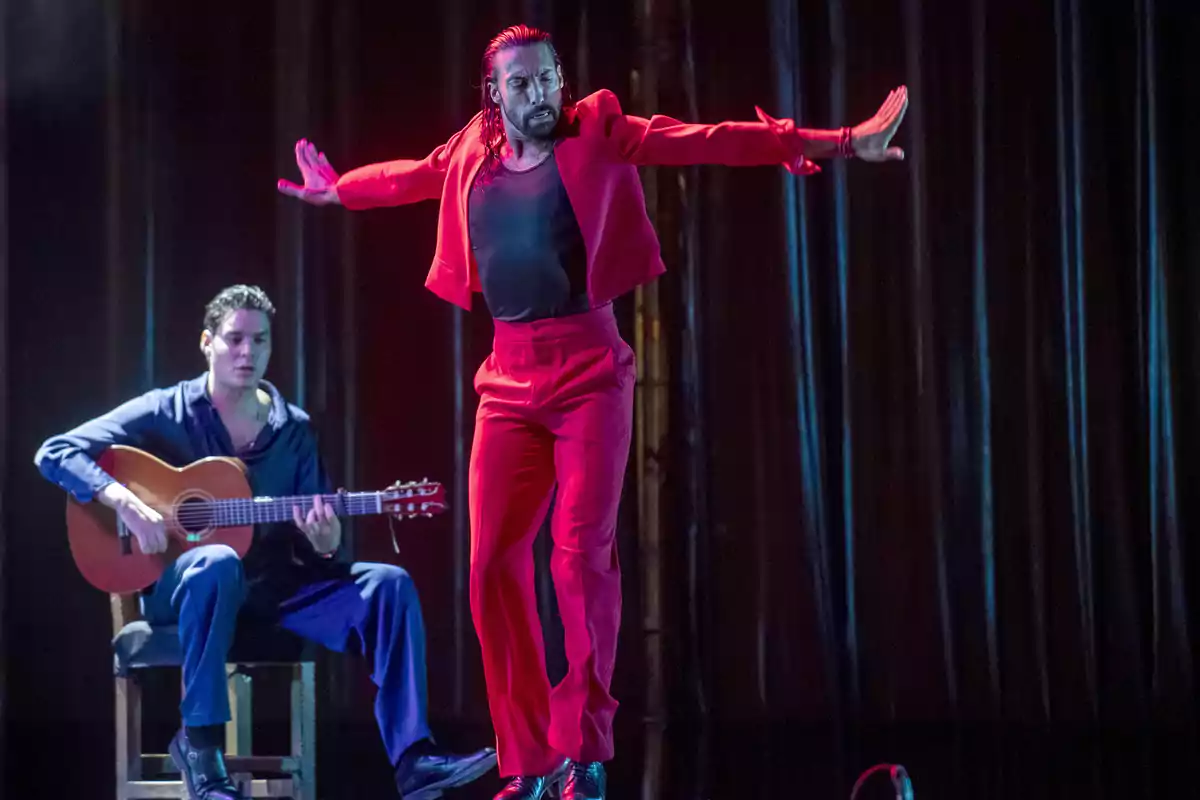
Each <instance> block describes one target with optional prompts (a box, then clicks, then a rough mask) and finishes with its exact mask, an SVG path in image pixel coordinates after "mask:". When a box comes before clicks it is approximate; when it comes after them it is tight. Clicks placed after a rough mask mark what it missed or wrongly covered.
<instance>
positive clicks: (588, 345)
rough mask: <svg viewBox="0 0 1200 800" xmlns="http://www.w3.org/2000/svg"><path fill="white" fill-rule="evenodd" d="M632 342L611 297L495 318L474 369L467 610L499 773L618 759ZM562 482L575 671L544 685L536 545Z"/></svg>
mask: <svg viewBox="0 0 1200 800" xmlns="http://www.w3.org/2000/svg"><path fill="white" fill-rule="evenodd" d="M634 378H635V366H634V358H633V351H632V349H631V348H630V347H629V345H627V344H626V343H625V342H624V341H622V340H621V337H620V335H619V334H618V332H617V326H616V320H615V318H614V316H613V310H612V306H611V305H606V306H602V307H600V308H599V309H596V310H593V311H589V312H587V313H585V314H579V315H576V316H571V317H563V318H558V319H547V320H538V321H536V322H531V323H516V324H514V323H504V322H500V321H497V322H496V334H495V344H494V350H493V352H492V354H491V355H490V356H488V358H487V360H486V361H484V363H483V364H482V366H480V368H479V371H478V373H477V374H476V376H475V389H476V391H477V392H479V395H480V400H479V411H478V414H477V416H476V423H475V442H474V445H473V447H472V449H471V468H470V507H471V612H472V615H473V617H474V620H475V630H476V632H477V634H478V635H479V642H480V645H481V647H482V650H483V669H484V677H485V679H486V681H487V691H488V704H489V706H490V709H491V714H492V724H493V726H494V727H495V730H496V745H497V747H496V749H497V753H498V756H499V762H500V774H501V775H504V776H512V775H538V774H545V773H546V772H548V771H549V770H551V769H552V768H553V767H554V766H556V765H557V763H558V762H559V761H560V760H561V759H562V757H563V756H568V757H570V758H572V759H574V760H577V761H585V762H586V761H607V760H610V759H611V758H612V756H613V735H612V720H613V715H614V713H615V712H616V709H617V702H616V701H615V700H614V699H613V698H612V696H611V695H610V694H609V686H610V684H611V682H612V674H613V664H614V662H615V660H616V650H617V632H618V629H619V628H620V622H621V573H620V568H619V567H618V565H617V545H616V536H615V534H616V522H617V506H618V503H619V502H620V498H621V485H622V482H623V479H624V476H625V467H626V464H627V462H628V459H629V442H630V436H631V432H632V427H633V388H634ZM556 485H557V496H556V499H555V505H554V515H553V518H552V519H551V522H550V524H551V531H552V533H553V539H554V551H553V555H552V556H551V563H550V569H551V573H552V575H553V578H554V589H555V593H556V594H557V596H558V608H559V612H560V614H561V615H562V621H563V629H564V635H565V636H564V638H565V643H566V655H567V663H568V665H569V669H568V672H567V676H566V678H564V679H563V681H562V682H561V683H559V684H558V685H557V686H555V687H554V689H553V691H552V690H551V688H550V682H549V679H548V678H547V676H546V654H545V650H544V647H543V644H542V627H541V621H540V619H539V617H538V611H537V599H536V596H535V594H534V566H533V546H532V545H533V540H534V538H535V537H536V535H537V532H538V529H539V528H540V527H541V523H542V521H543V519H544V518H545V516H546V510H547V507H548V506H549V504H550V499H551V497H552V496H555V495H554V492H555V486H556Z"/></svg>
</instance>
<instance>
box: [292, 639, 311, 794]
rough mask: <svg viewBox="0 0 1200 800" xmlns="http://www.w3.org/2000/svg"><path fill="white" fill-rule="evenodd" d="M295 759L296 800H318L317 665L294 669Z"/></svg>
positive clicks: (293, 730)
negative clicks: (296, 767) (298, 769)
mask: <svg viewBox="0 0 1200 800" xmlns="http://www.w3.org/2000/svg"><path fill="white" fill-rule="evenodd" d="M292 756H293V757H294V758H295V759H296V760H298V761H299V762H300V774H299V775H294V776H292V785H293V787H294V790H295V798H294V800H317V690H316V665H315V664H312V663H311V662H306V663H303V664H297V665H296V666H294V667H292Z"/></svg>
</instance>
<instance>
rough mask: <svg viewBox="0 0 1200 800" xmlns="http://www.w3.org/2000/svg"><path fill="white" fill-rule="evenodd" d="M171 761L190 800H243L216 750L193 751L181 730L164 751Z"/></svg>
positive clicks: (202, 748) (223, 757) (216, 748)
mask: <svg viewBox="0 0 1200 800" xmlns="http://www.w3.org/2000/svg"><path fill="white" fill-rule="evenodd" d="M168 750H169V751H170V753H171V760H172V761H174V762H175V766H176V767H178V768H179V771H180V772H181V773H183V780H184V783H186V784H187V790H188V796H189V797H191V798H192V800H246V796H245V795H244V794H242V793H241V792H239V791H238V788H237V786H236V785H234V783H233V781H231V780H229V774H228V773H227V772H225V755H224V754H223V753H222V752H221V748H219V747H193V746H192V744H191V742H189V741H188V738H187V734H186V733H184V731H183V730H182V729H180V731H179V732H178V733H176V734H175V738H174V739H172V740H171V744H170V745H169V747H168Z"/></svg>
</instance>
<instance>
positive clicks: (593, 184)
mask: <svg viewBox="0 0 1200 800" xmlns="http://www.w3.org/2000/svg"><path fill="white" fill-rule="evenodd" d="M755 110H756V111H757V112H758V117H759V119H760V120H761V121H760V122H722V123H720V124H718V125H697V124H688V123H683V122H679V121H678V120H674V119H671V118H670V117H665V116H661V115H655V116H653V117H651V118H650V119H648V120H647V119H644V118H642V117H635V116H630V115H627V114H623V113H622V112H621V104H620V102H619V101H618V100H617V97H616V95H614V94H613V93H612V92H610V91H608V90H607V89H601V90H600V91H598V92H596V93H595V94H592V95H589V96H587V97H585V98H583V99H582V100H580V101H578V102H577V103H576V104H575V105H574V106H571V107H568V108H566V109H564V112H563V119H562V123H563V130H564V131H565V135H564V137H563V139H562V140H561V141H560V142H559V143H558V146H557V147H556V148H555V150H554V158H555V160H556V161H557V162H558V170H559V173H560V174H561V176H562V182H563V186H564V187H565V189H566V192H567V197H568V198H569V199H570V201H571V207H572V208H573V209H574V211H575V217H576V219H577V221H578V222H579V230H580V232H581V233H582V234H583V241H584V245H585V247H586V248H587V262H588V263H587V292H588V300H589V301H590V303H591V305H592V306H597V305H600V304H602V303H605V302H607V301H609V300H613V299H615V298H616V297H618V296H620V295H622V294H624V293H626V292H628V291H630V290H631V289H633V288H634V287H636V286H640V285H641V284H643V283H646V282H647V281H650V280H653V279H654V278H656V277H658V276H659V275H661V274H662V273H663V272H664V271H665V270H666V267H665V266H664V265H663V261H662V256H661V254H660V252H659V243H658V237H657V236H656V235H655V233H654V228H653V227H652V226H651V225H650V219H649V217H648V216H647V215H646V200H645V196H644V195H643V194H642V184H641V181H640V180H639V178H638V173H637V167H638V166H641V165H645V166H649V165H663V166H684V165H689V164H725V165H728V166H758V165H770V164H782V165H784V167H786V168H787V169H788V170H789V171H790V172H793V173H796V174H810V173H812V172H815V171H817V167H816V166H815V165H813V164H812V162H811V161H809V160H808V159H806V158H804V156H803V145H802V142H801V141H800V137H799V136H798V135H797V134H796V131H795V125H794V124H793V122H792V120H786V119H785V120H776V119H772V118H771V117H769V116H767V115H766V114H765V113H764V112H763V111H762V110H761V109H758V108H757V107H756V109H755ZM481 116H482V115H481V114H476V115H475V117H474V118H473V119H472V120H471V121H470V122H469V123H467V126H466V127H465V128H463V129H462V130H460V131H459V132H458V133H456V134H454V136H452V137H451V138H450V140H449V141H448V142H446V143H445V144H443V145H441V146H440V147H438V148H437V149H436V150H434V151H433V152H432V153H430V154H429V155H428V156H427V157H426V158H424V159H422V160H421V161H409V160H400V161H387V162H384V163H381V164H370V165H368V166H365V167H359V168H358V169H355V170H351V171H350V172H347V173H346V174H345V175H343V176H342V177H341V179H340V180H339V181H338V184H337V193H338V197H339V198H340V199H341V202H342V204H343V205H344V206H345V207H346V208H350V209H364V208H374V207H379V206H398V205H402V204H404V203H415V202H417V201H418V200H432V199H434V198H440V199H441V213H440V215H439V219H438V235H437V248H436V250H435V252H434V257H433V266H432V268H431V269H430V270H429V276H428V277H427V278H426V280H425V286H426V287H428V288H429V289H430V290H431V291H432V292H433V293H434V294H436V295H438V296H439V297H441V298H443V299H444V300H448V301H449V302H451V303H454V304H456V305H459V306H461V307H462V308H465V309H467V310H470V309H471V292H473V291H479V275H478V270H477V268H476V265H475V258H474V256H473V254H472V251H471V241H470V232H469V228H468V227H467V201H468V199H469V197H470V194H471V186H472V184H473V182H474V180H475V173H476V172H477V171H478V170H479V167H480V166H481V165H482V164H483V161H484V156H485V154H486V151H485V150H484V147H483V142H482V141H481V139H480V119H481Z"/></svg>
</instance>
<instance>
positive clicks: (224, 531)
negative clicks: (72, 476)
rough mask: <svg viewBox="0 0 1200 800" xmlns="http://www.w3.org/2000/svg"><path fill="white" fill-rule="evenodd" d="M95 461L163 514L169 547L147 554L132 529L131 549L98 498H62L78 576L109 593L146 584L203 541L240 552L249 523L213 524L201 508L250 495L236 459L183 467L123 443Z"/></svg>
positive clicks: (242, 552) (244, 547) (250, 530)
mask: <svg viewBox="0 0 1200 800" xmlns="http://www.w3.org/2000/svg"><path fill="white" fill-rule="evenodd" d="M97 463H98V464H99V465H100V467H101V468H102V469H104V471H105V472H107V473H108V474H109V475H112V476H113V477H114V478H116V479H117V481H118V482H120V483H122V484H124V485H125V486H126V487H127V488H128V489H129V490H130V491H132V492H133V493H134V494H135V495H137V496H138V497H139V498H140V499H141V500H142V502H144V503H145V504H146V505H148V506H150V507H151V508H153V509H155V510H156V511H158V513H160V514H162V516H163V520H164V522H165V524H166V531H167V550H166V552H164V553H154V554H146V553H143V552H142V551H141V548H140V547H139V546H138V542H137V539H136V538H135V537H134V536H133V535H132V534H130V536H129V539H130V552H129V553H125V552H124V550H123V548H122V546H121V538H120V534H119V528H118V517H117V514H116V512H115V511H113V510H112V509H110V508H108V507H107V506H105V505H103V504H101V503H99V502H91V503H79V502H77V501H76V500H74V499H71V500H68V501H67V538H68V539H69V541H70V544H71V555H72V557H73V558H74V559H75V565H76V566H77V567H78V568H79V571H80V572H81V573H82V574H83V577H84V578H85V579H86V580H87V581H88V582H89V583H91V584H92V585H93V586H95V587H96V588H98V589H101V590H103V591H105V592H109V593H110V594H129V593H132V592H136V591H139V590H141V589H145V588H146V587H147V586H149V585H150V584H152V583H154V582H155V581H157V580H158V579H159V577H160V576H161V575H162V573H163V570H164V569H166V568H167V566H168V565H170V564H171V563H172V562H174V561H175V559H177V558H179V556H180V555H181V554H183V553H184V552H186V551H188V550H190V549H192V548H195V547H200V546H202V545H210V544H224V545H228V546H229V547H231V548H233V550H234V551H235V552H236V553H237V554H238V557H239V558H241V557H242V556H244V555H245V554H246V551H247V550H249V549H250V543H251V541H252V540H253V537H254V528H253V526H251V525H243V526H237V527H216V526H214V525H210V524H209V516H210V515H208V514H205V513H203V512H200V511H198V510H197V509H200V508H202V507H204V505H205V503H206V502H207V501H212V500H220V499H232V498H250V497H251V493H250V483H249V481H248V480H247V478H246V468H245V465H244V464H242V462H241V461H239V460H237V459H234V458H205V459H201V460H199V461H195V462H193V463H191V464H189V465H188V466H186V467H183V468H182V469H179V468H176V467H172V466H171V465H170V464H167V463H166V462H164V461H162V460H160V459H157V458H155V457H154V456H152V455H150V454H149V453H146V452H144V451H142V450H138V449H136V448H132V447H125V446H122V445H114V446H112V447H110V448H108V449H107V450H106V451H105V452H104V453H103V455H101V456H100V458H98V459H97Z"/></svg>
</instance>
